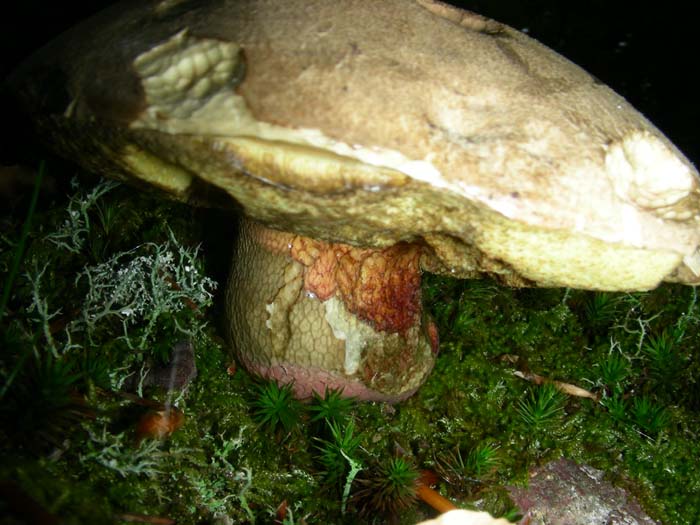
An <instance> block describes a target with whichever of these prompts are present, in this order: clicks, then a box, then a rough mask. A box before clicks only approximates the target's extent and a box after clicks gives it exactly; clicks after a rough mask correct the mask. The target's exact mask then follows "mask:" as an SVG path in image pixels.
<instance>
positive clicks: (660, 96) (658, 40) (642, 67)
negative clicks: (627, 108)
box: [0, 0, 700, 165]
mask: <svg viewBox="0 0 700 525" xmlns="http://www.w3.org/2000/svg"><path fill="white" fill-rule="evenodd" d="M328 1H329V2H332V1H333V0H328ZM376 1H378V2H379V1H382V0H376ZM7 3H10V2H7ZM111 3H114V2H109V1H105V0H93V1H91V2H89V3H82V2H80V3H79V2H75V1H67V2H59V1H55V0H54V1H51V2H47V1H37V0H25V1H24V2H12V4H13V5H12V6H6V7H3V10H2V13H1V14H0V39H1V42H0V44H1V45H2V49H3V53H4V60H3V63H2V69H0V78H2V77H4V76H5V75H6V74H7V73H8V72H9V71H10V70H11V69H12V67H13V66H14V65H15V64H17V63H18V62H19V61H20V60H21V59H22V58H23V57H25V56H27V55H28V54H29V53H31V51H32V50H33V49H36V48H38V47H40V46H41V45H43V44H44V43H46V42H48V41H49V40H51V38H52V37H54V36H55V35H57V34H59V33H60V32H62V31H63V30H65V29H67V28H68V27H70V26H71V25H73V24H74V23H75V22H77V21H78V20H80V19H82V18H86V17H88V16H89V15H90V14H92V13H94V12H96V11H98V10H100V9H101V8H102V7H104V6H106V5H109V4H111ZM451 3H453V4H455V5H459V6H460V7H464V8H466V9H470V10H473V11H476V12H478V13H481V14H483V15H485V16H489V17H491V18H494V19H496V20H498V21H500V22H504V23H506V24H508V25H510V26H513V27H515V28H516V29H519V30H525V31H526V32H527V33H528V34H529V35H530V36H533V37H534V38H536V39H537V40H540V41H541V42H543V43H545V44H546V45H548V46H549V47H551V48H553V49H555V50H556V51H558V52H559V53H561V54H562V55H564V56H566V57H567V58H569V59H570V60H572V61H573V62H576V63H577V64H579V65H580V66H582V67H583V68H584V69H586V70H588V71H589V72H590V73H592V74H593V75H595V76H596V77H598V78H599V79H601V80H602V81H603V82H605V83H606V84H608V85H610V86H611V87H612V88H613V89H615V90H616V91H617V92H619V93H620V94H621V95H623V96H624V97H625V98H627V99H628V100H629V101H630V102H631V103H632V104H633V105H634V106H635V107H637V109H639V110H640V111H641V112H642V113H644V114H645V115H646V116H647V117H648V118H649V119H650V120H651V121H652V122H654V123H655V124H656V125H657V126H658V127H659V128H660V129H661V130H662V131H664V132H665V133H666V134H667V135H668V136H669V138H670V139H671V140H672V141H673V142H675V143H676V145H677V146H678V147H679V148H680V149H681V150H682V151H683V152H684V153H685V154H686V155H687V156H688V157H689V158H690V159H691V160H692V161H693V162H695V163H696V165H697V164H698V162H699V161H700V131H699V130H698V127H697V126H698V123H700V102H699V101H698V99H697V97H698V94H699V93H700V89H699V88H698V85H697V81H696V80H695V77H696V66H697V64H698V62H700V44H699V43H698V33H699V30H698V26H697V21H696V18H695V17H694V16H692V15H693V14H694V13H693V11H694V8H693V7H691V6H692V5H693V3H692V2H665V3H655V4H653V5H654V8H653V9H648V8H647V9H644V8H642V7H640V6H641V4H639V3H631V2H630V3H628V2H624V1H615V0H588V1H586V0H578V1H572V0H523V1H516V0H472V1H461V2H460V1H454V2H451ZM2 106H3V107H4V105H2ZM12 109H13V108H8V109H6V110H4V111H3V114H4V115H5V124H6V126H8V125H12V124H11V123H12V122H13V119H14V118H15V116H13V115H12ZM5 129H6V130H7V129H8V127H6V128H5ZM19 131H20V130H19V128H18V133H13V135H15V136H14V137H13V139H14V140H9V139H6V140H5V141H2V148H0V151H2V157H1V158H0V161H4V162H6V163H7V162H12V161H13V159H12V157H13V156H20V157H21V156H23V155H22V154H21V150H23V149H24V148H21V147H20V146H19V145H18V144H17V141H18V140H25V139H24V138H23V137H24V135H21V134H19ZM20 137H21V138H20ZM27 140H29V139H27Z"/></svg>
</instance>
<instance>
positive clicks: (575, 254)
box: [11, 0, 700, 402]
mask: <svg viewBox="0 0 700 525" xmlns="http://www.w3.org/2000/svg"><path fill="white" fill-rule="evenodd" d="M11 83H12V85H13V87H14V90H15V91H16V93H17V95H18V97H19V98H20V100H21V101H22V103H23V104H24V106H25V107H26V108H27V110H28V111H29V112H31V114H32V117H33V119H34V121H35V122H36V125H37V127H38V129H39V131H40V133H41V134H42V135H43V136H44V137H46V138H47V139H48V141H49V142H50V143H51V145H52V146H54V147H55V148H56V149H57V150H58V151H59V152H61V153H62V154H63V155H65V156H67V157H69V158H72V159H75V160H76V161H78V162H80V163H81V164H83V165H84V166H86V167H87V168H89V169H91V170H93V171H95V172H98V173H101V174H104V175H108V176H112V177H116V178H119V179H122V180H128V181H131V182H133V183H136V184H140V185H142V186H150V187H155V188H158V189H160V190H163V191H164V192H166V193H167V194H169V195H170V196H172V197H174V198H176V199H180V200H183V201H188V202H192V203H203V204H208V205H230V206H233V207H234V208H236V209H237V210H239V211H240V212H241V215H242V216H243V217H245V218H244V219H242V221H241V228H240V231H241V234H240V239H239V240H238V242H237V247H236V248H235V258H234V262H233V265H232V270H231V278H230V284H229V286H228V291H227V294H226V301H227V305H228V306H227V311H228V316H229V326H230V328H229V334H228V335H229V338H230V340H231V343H232V344H233V345H234V346H235V347H236V348H237V351H238V355H239V357H240V360H241V361H242V362H243V364H244V365H245V366H246V367H247V368H248V369H250V370H252V371H254V372H255V373H258V374H260V375H263V376H265V377H268V378H274V379H276V380H278V381H280V382H282V383H290V382H293V383H294V389H295V393H296V394H297V395H298V396H299V397H308V396H309V395H310V394H311V392H312V391H313V390H317V391H321V392H322V391H323V390H324V388H326V387H332V388H342V389H344V393H345V394H347V395H354V396H357V397H359V398H362V399H370V400H382V401H388V402H395V401H398V400H401V399H405V398H406V397H408V396H410V395H411V394H412V393H413V392H415V391H416V389H417V388H418V387H419V386H420V385H421V383H422V382H423V381H424V380H425V378H426V376H427V375H428V374H429V372H430V370H431V367H432V365H433V362H434V360H435V356H436V354H437V351H438V334H437V331H436V328H435V325H434V324H433V323H432V321H431V320H430V318H429V316H428V315H427V314H426V313H425V312H423V310H422V309H421V292H420V276H421V272H422V271H430V272H437V273H442V274H447V275H452V276H456V277H460V278H473V277H478V276H481V275H484V274H488V275H491V276H493V277H495V278H496V279H498V280H499V281H501V282H503V283H505V284H508V285H512V286H546V287H552V286H569V287H576V288H583V289H591V290H646V289H651V288H654V287H655V286H657V285H658V284H659V283H660V282H661V281H677V282H683V283H688V284H692V283H696V282H698V274H700V254H698V244H699V242H700V229H699V228H698V212H699V210H700V201H699V195H700V194H699V193H698V173H697V171H696V170H695V169H694V167H693V166H692V165H691V164H690V163H689V162H688V160H687V159H686V158H685V157H684V156H683V155H682V154H681V153H680V152H679V151H678V150H677V149H676V148H675V147H674V146H673V144H671V143H670V142H669V140H668V139H667V138H666V137H664V135H663V134H662V133H660V132H659V131H658V130H657V129H656V128H655V127H654V126H653V125H652V124H651V123H650V122H648V121H647V120H646V119H645V118H644V117H643V116H642V115H640V114H639V113H638V112H637V111H636V110H634V109H633V108H632V107H631V106H630V105H629V104H628V103H627V102H626V101H625V100H624V99H623V98H622V97H620V96H619V95H617V94H615V93H614V92H613V91H611V90H610V89H609V88H608V87H606V86H605V85H602V84H601V83H600V82H598V81H597V80H596V79H594V78H593V77H591V76H590V75H589V74H587V73H586V72H584V71H583V70H581V69H580V68H579V67H577V66H576V65H574V64H572V63H571V62H569V61H567V60H566V59H565V58H563V57H561V56H559V55H557V54H556V53H554V52H553V51H551V50H550V49H548V48H546V47H544V46H543V45H541V44H539V43H538V42H536V41H534V40H532V39H531V38H529V37H527V36H526V35H524V34H522V33H520V32H518V31H516V30H514V29H512V28H510V27H507V26H505V25H503V24H500V23H498V22H495V21H493V20H490V19H486V18H484V17H482V16H479V15H477V14H474V13H471V12H467V11H463V10H460V9H458V8H455V7H452V6H450V5H448V4H445V3H442V2H439V1H436V0H383V1H382V2H375V1H372V0H355V1H351V0H340V1H336V2H326V1H323V0H318V1H313V0H287V1H284V2H280V1H273V0H236V1H233V0H222V1H219V2H209V3H197V2H190V1H187V0H162V1H144V2H125V3H122V4H117V5H115V6H113V7H112V8H109V9H108V10H106V11H104V12H102V13H100V14H98V15H96V16H95V17H93V18H91V19H89V20H87V21H86V22H83V23H82V24H80V25H78V26H77V27H76V28H74V29H73V30H71V31H69V32H68V33H66V34H64V35H63V36H61V37H60V38H59V39H58V40H56V41H54V42H53V43H52V44H50V45H48V46H47V47H46V48H44V49H43V50H41V51H40V52H39V53H37V54H36V55H35V56H34V57H33V58H32V59H30V60H29V61H28V62H27V63H25V64H24V65H23V66H22V67H21V68H20V69H19V70H18V71H17V72H16V73H15V75H14V76H13V79H12V81H11Z"/></svg>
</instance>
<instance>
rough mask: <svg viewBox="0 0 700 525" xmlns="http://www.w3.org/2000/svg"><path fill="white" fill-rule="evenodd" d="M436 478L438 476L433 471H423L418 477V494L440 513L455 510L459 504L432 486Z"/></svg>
mask: <svg viewBox="0 0 700 525" xmlns="http://www.w3.org/2000/svg"><path fill="white" fill-rule="evenodd" d="M434 479H436V476H435V474H434V473H433V472H431V471H429V470H424V471H423V472H421V475H420V478H418V490H417V491H416V496H418V497H419V498H420V499H421V500H423V501H424V502H425V503H427V504H428V505H430V506H431V507H432V508H434V509H435V510H436V511H438V512H440V513H443V512H447V511H448V510H455V509H456V508H457V506H456V505H455V504H454V503H452V502H451V501H450V500H448V499H447V498H445V497H443V496H442V495H440V493H439V492H438V491H437V490H434V489H431V488H430V486H429V485H430V484H431V483H433V480H434Z"/></svg>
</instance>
